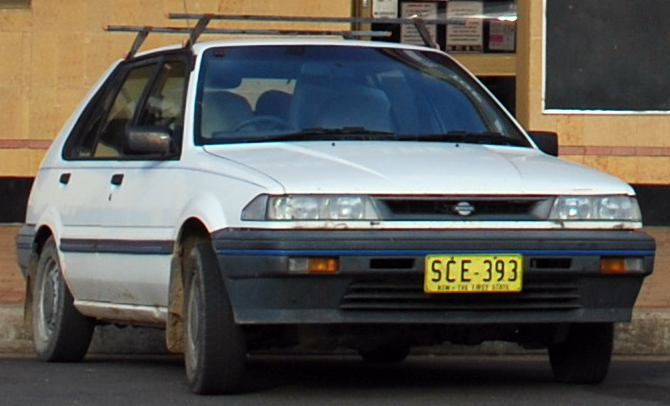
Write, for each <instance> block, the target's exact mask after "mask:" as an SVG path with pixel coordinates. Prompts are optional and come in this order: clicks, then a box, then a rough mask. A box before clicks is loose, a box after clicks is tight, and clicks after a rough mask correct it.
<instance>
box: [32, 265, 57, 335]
mask: <svg viewBox="0 0 670 406" xmlns="http://www.w3.org/2000/svg"><path fill="white" fill-rule="evenodd" d="M59 273H60V269H59V267H58V263H57V262H56V260H55V259H53V258H50V259H49V260H48V261H47V262H46V264H45V266H44V273H43V274H42V276H41V280H40V285H39V288H40V290H39V298H38V302H37V303H38V319H37V328H38V333H39V335H40V337H42V338H43V339H45V340H46V339H48V338H49V337H51V334H52V332H53V328H54V325H55V323H56V314H57V312H58V303H59V300H60V280H59Z"/></svg>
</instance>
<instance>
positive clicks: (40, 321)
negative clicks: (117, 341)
mask: <svg viewBox="0 0 670 406" xmlns="http://www.w3.org/2000/svg"><path fill="white" fill-rule="evenodd" d="M33 289H34V290H33V301H32V312H33V315H32V324H33V342H34V344H35V353H36V354H37V357H38V358H39V359H40V360H42V361H51V362H76V361H81V360H82V359H83V358H84V356H85V355H86V352H87V351H88V346H89V345H90V344H91V337H92V336H93V330H94V328H95V324H94V322H93V320H92V319H90V318H88V317H85V316H82V315H81V314H80V313H79V311H78V310H77V309H76V308H75V307H74V304H73V302H74V300H73V297H72V294H71V293H70V290H69V289H68V287H67V285H66V283H65V280H64V279H63V272H62V270H61V265H60V260H59V258H58V250H57V248H56V243H55V242H54V239H53V237H50V238H49V239H48V240H47V241H46V243H45V244H44V247H43V248H42V252H41V253H40V256H39V261H38V263H37V272H36V274H35V280H34V282H33Z"/></svg>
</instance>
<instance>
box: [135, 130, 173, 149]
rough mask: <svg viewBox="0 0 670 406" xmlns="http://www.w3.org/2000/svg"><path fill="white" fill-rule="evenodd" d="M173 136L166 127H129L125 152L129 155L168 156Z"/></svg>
mask: <svg viewBox="0 0 670 406" xmlns="http://www.w3.org/2000/svg"><path fill="white" fill-rule="evenodd" d="M171 146H172V134H171V133H170V130H169V129H167V128H165V127H128V128H126V137H125V140H124V145H123V150H124V152H126V153H128V154H134V155H139V154H142V155H143V154H147V155H168V154H169V153H170V147H171Z"/></svg>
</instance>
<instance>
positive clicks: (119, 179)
mask: <svg viewBox="0 0 670 406" xmlns="http://www.w3.org/2000/svg"><path fill="white" fill-rule="evenodd" d="M110 182H111V184H112V185H115V186H120V185H121V184H122V183H123V174H122V173H115V174H114V175H112V180H111V181H110Z"/></svg>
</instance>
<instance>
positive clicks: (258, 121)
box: [232, 116, 293, 131]
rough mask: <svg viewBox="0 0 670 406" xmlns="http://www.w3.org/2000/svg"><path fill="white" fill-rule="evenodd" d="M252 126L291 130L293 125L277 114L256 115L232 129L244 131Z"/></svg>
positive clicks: (260, 128) (261, 128) (257, 128)
mask: <svg viewBox="0 0 670 406" xmlns="http://www.w3.org/2000/svg"><path fill="white" fill-rule="evenodd" d="M251 126H256V128H255V129H256V130H263V129H273V130H275V129H276V130H290V129H292V128H293V125H291V123H290V122H289V121H288V120H285V119H283V118H280V117H277V116H255V117H251V118H249V119H246V120H242V121H240V122H239V123H237V125H236V126H235V128H233V130H232V131H242V130H243V129H245V128H247V127H251Z"/></svg>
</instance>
